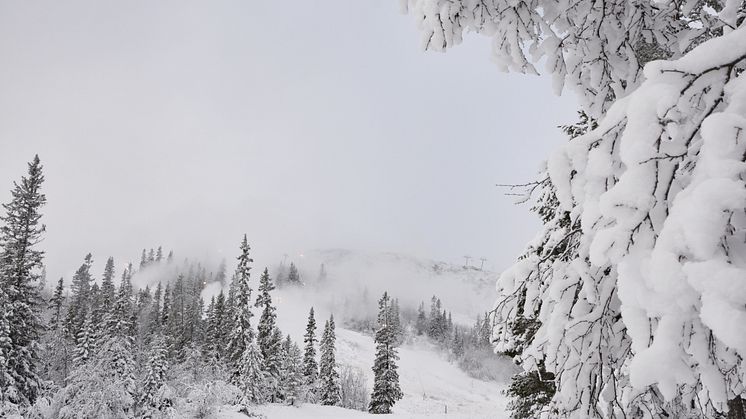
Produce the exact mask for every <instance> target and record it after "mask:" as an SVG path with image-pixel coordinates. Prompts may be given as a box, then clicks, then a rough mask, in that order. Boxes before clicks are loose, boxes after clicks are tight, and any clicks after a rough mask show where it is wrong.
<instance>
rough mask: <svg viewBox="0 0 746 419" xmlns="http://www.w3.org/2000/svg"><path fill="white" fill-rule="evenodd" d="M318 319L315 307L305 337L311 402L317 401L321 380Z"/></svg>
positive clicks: (304, 355) (305, 367) (306, 380)
mask: <svg viewBox="0 0 746 419" xmlns="http://www.w3.org/2000/svg"><path fill="white" fill-rule="evenodd" d="M316 341H317V339H316V319H315V318H314V316H313V307H311V310H310V311H309V313H308V323H307V324H306V334H305V335H303V343H305V345H306V346H305V350H304V351H303V377H304V384H305V386H306V390H307V393H308V394H307V397H308V399H309V400H310V401H316V387H317V382H318V378H319V365H318V364H317V363H316V347H315V346H314V345H315V344H316Z"/></svg>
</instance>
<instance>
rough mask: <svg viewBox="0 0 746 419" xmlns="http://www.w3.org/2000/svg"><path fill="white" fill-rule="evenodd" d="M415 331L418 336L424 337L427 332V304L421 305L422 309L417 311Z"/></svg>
mask: <svg viewBox="0 0 746 419" xmlns="http://www.w3.org/2000/svg"><path fill="white" fill-rule="evenodd" d="M414 330H415V332H417V335H420V336H421V335H423V334H425V332H427V314H426V313H425V303H424V302H423V303H420V307H419V308H418V309H417V320H416V322H415V325H414Z"/></svg>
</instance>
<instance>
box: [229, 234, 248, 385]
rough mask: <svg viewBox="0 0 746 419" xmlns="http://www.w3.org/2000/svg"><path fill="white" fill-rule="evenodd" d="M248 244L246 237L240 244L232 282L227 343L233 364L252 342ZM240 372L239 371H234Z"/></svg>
mask: <svg viewBox="0 0 746 419" xmlns="http://www.w3.org/2000/svg"><path fill="white" fill-rule="evenodd" d="M250 250H251V248H250V247H249V243H248V241H247V240H246V235H245V234H244V236H243V241H242V242H241V254H240V255H239V256H238V267H237V268H236V274H235V276H234V277H233V282H234V289H235V294H234V300H233V304H234V306H233V321H232V324H231V326H232V329H231V332H230V339H229V341H228V354H229V357H230V359H231V360H232V361H233V362H234V363H238V362H239V360H241V358H242V356H243V354H244V352H246V349H247V348H248V347H249V345H250V344H251V342H252V341H253V340H254V331H253V329H252V328H251V317H252V316H253V314H252V313H251V288H250V287H249V277H250V271H251V266H250V265H251V262H253V261H254V260H253V259H251V256H250V255H249V251H250ZM235 372H236V373H239V374H240V372H241V369H240V368H238V370H236V371H235Z"/></svg>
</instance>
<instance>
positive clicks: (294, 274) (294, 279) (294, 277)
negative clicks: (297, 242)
mask: <svg viewBox="0 0 746 419" xmlns="http://www.w3.org/2000/svg"><path fill="white" fill-rule="evenodd" d="M287 283H288V285H302V284H303V283H302V282H301V280H300V273H298V268H296V267H295V264H294V263H293V262H290V270H288V277H287Z"/></svg>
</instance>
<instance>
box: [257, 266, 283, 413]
mask: <svg viewBox="0 0 746 419" xmlns="http://www.w3.org/2000/svg"><path fill="white" fill-rule="evenodd" d="M274 289H275V287H274V284H272V279H271V278H270V276H269V270H268V269H267V268H264V272H263V273H262V276H261V278H260V279H259V288H258V291H259V295H258V296H257V298H256V303H254V305H255V306H256V307H262V315H261V317H260V318H259V325H258V327H257V329H258V331H257V344H258V345H259V350H260V351H261V352H262V356H263V357H264V370H265V371H266V372H267V374H268V383H269V385H270V387H272V388H273V389H274V390H276V389H277V386H278V383H279V374H280V346H281V344H282V333H280V330H279V329H278V328H277V326H276V317H277V315H276V314H275V307H274V306H273V305H272V296H271V294H270V292H271V291H272V290H274ZM276 393H277V391H272V392H269V394H268V397H269V398H270V401H272V400H274V398H275V396H276V395H277V394H276Z"/></svg>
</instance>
